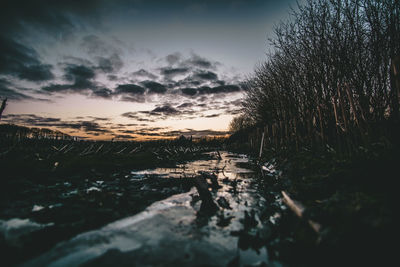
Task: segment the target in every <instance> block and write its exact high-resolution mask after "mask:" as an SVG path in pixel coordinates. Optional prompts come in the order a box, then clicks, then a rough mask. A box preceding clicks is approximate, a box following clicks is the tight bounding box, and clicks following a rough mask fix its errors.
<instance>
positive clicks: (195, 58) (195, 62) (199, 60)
mask: <svg viewBox="0 0 400 267" xmlns="http://www.w3.org/2000/svg"><path fill="white" fill-rule="evenodd" d="M183 64H184V65H189V66H193V67H199V68H204V69H210V68H215V67H216V66H217V65H218V64H220V63H219V62H217V61H211V60H208V59H206V58H204V57H201V56H199V55H197V54H192V56H191V57H190V58H189V59H187V60H185V61H184V62H183Z"/></svg>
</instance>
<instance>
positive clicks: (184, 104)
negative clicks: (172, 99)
mask: <svg viewBox="0 0 400 267" xmlns="http://www.w3.org/2000/svg"><path fill="white" fill-rule="evenodd" d="M191 107H193V103H190V102H185V103H183V104H180V105H179V106H177V108H178V109H185V108H191Z"/></svg>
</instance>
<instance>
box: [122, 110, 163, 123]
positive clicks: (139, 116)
mask: <svg viewBox="0 0 400 267" xmlns="http://www.w3.org/2000/svg"><path fill="white" fill-rule="evenodd" d="M121 116H122V117H125V118H128V119H133V120H136V121H142V122H143V121H144V122H155V120H153V119H149V118H144V117H143V114H139V113H137V112H125V113H123V114H121Z"/></svg>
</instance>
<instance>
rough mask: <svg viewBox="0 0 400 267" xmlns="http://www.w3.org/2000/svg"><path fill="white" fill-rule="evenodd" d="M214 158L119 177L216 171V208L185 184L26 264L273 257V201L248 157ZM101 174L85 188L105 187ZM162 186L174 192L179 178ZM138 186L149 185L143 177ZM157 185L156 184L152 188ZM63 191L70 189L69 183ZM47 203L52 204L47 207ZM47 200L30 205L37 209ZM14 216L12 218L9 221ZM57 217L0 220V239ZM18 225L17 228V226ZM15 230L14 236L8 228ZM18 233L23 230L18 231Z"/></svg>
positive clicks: (234, 262)
mask: <svg viewBox="0 0 400 267" xmlns="http://www.w3.org/2000/svg"><path fill="white" fill-rule="evenodd" d="M214 156H215V157H214V159H210V160H197V161H193V162H189V163H186V164H181V165H178V166H176V167H175V168H157V169H151V170H144V171H132V172H131V173H130V174H129V175H128V176H127V177H126V178H125V179H128V180H129V182H130V183H141V182H144V181H152V180H163V181H175V180H179V181H186V180H188V181H191V180H193V179H194V177H196V176H203V177H210V176H214V175H215V177H216V178H217V179H216V181H217V183H215V180H214V179H211V180H214V182H213V183H211V180H209V181H210V192H211V194H212V198H213V199H214V201H215V203H216V204H217V206H218V210H217V211H215V212H208V213H204V212H200V207H201V202H202V201H201V200H200V197H199V195H198V192H197V190H196V188H195V187H193V188H192V189H190V190H189V191H188V192H185V193H180V194H175V195H172V196H171V197H168V198H166V199H164V200H161V201H157V202H154V203H153V204H151V205H150V206H148V207H147V208H146V209H145V210H144V211H142V212H139V213H138V214H136V215H134V216H131V217H127V218H124V219H121V220H117V221H115V222H112V223H110V224H108V225H106V226H104V227H101V228H99V229H97V230H92V231H89V232H85V233H82V234H79V235H77V236H75V237H73V238H71V239H69V240H66V241H63V242H59V243H58V244H57V245H56V246H55V247H53V248H52V249H50V250H48V251H47V252H44V253H42V254H41V255H39V256H37V257H35V258H34V259H32V260H29V261H26V262H25V263H24V264H23V265H25V266H44V265H50V266H76V265H82V264H84V265H87V266H101V265H103V266H104V265H111V264H118V265H119V266H124V265H125V266H128V265H129V266H132V265H138V266H157V265H158V266H166V265H167V266H172V265H174V266H192V265H211V266H227V265H230V266H259V265H264V264H269V265H278V266H279V264H278V263H277V262H274V261H273V260H271V257H270V256H269V255H268V251H267V249H266V246H265V240H266V239H267V238H268V236H270V235H271V229H270V228H268V224H266V223H265V220H268V221H269V223H270V224H273V223H274V220H275V219H276V216H278V215H277V214H272V216H271V212H269V213H268V212H267V213H266V212H265V210H266V208H267V207H269V206H271V205H272V204H273V205H279V203H278V202H279V201H274V203H268V201H267V200H266V199H265V198H264V197H263V196H262V195H261V193H260V192H262V190H260V188H259V186H260V184H259V183H258V182H257V181H256V179H255V176H256V174H255V173H253V172H252V171H251V170H250V169H249V168H247V164H248V158H247V157H246V156H245V155H238V154H233V153H228V152H221V153H220V157H219V156H218V155H217V154H215V155H214ZM106 187H109V185H107V183H106V182H104V181H103V182H102V181H98V182H96V184H92V186H91V187H89V188H86V193H94V194H95V193H96V192H99V190H107V189H106ZM180 187H181V189H180V188H179V187H177V188H175V189H173V187H172V188H171V187H170V186H166V187H165V188H164V189H161V191H162V190H164V191H168V190H169V192H168V193H170V194H171V192H170V190H175V191H176V192H178V193H179V191H180V190H183V189H182V187H183V186H182V184H181V185H180ZM140 189H141V190H143V191H146V190H150V191H151V190H152V188H151V183H149V182H146V183H143V184H142V186H141V188H140ZM154 190H157V191H160V188H157V189H154ZM69 194H75V192H74V191H73V189H71V191H70V192H69ZM52 208H54V207H52ZM42 209H51V208H50V207H45V208H44V207H42V206H39V205H37V206H34V207H33V210H37V212H40V210H42ZM12 220H14V221H12ZM58 223H59V222H46V223H38V222H37V221H36V222H34V221H32V220H29V219H25V220H21V219H16V218H13V219H10V220H2V221H1V228H2V231H3V234H4V236H6V239H7V238H8V240H9V241H10V242H11V241H13V240H14V242H18V240H19V239H18V238H16V236H15V235H17V236H18V232H19V231H20V232H24V231H25V232H29V231H38V230H39V231H41V232H45V231H46V228H52V227H54V224H58ZM17 229H19V230H17ZM13 235H14V236H13ZM22 235H23V234H22Z"/></svg>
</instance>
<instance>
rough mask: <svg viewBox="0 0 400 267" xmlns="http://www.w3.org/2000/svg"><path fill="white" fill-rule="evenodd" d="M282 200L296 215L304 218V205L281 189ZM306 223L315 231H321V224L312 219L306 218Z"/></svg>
mask: <svg viewBox="0 0 400 267" xmlns="http://www.w3.org/2000/svg"><path fill="white" fill-rule="evenodd" d="M282 196H283V202H284V203H285V204H286V205H287V206H288V207H289V208H290V209H291V210H292V211H293V212H294V214H296V215H297V217H299V218H301V219H304V216H303V214H304V210H305V207H304V206H303V205H302V204H301V203H300V202H298V201H296V200H293V199H291V198H290V196H289V195H288V194H287V193H286V192H285V191H282ZM307 222H308V224H309V225H310V226H311V228H312V229H313V230H314V231H315V232H316V233H319V232H320V231H321V225H320V224H319V223H317V222H314V221H313V220H307Z"/></svg>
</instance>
